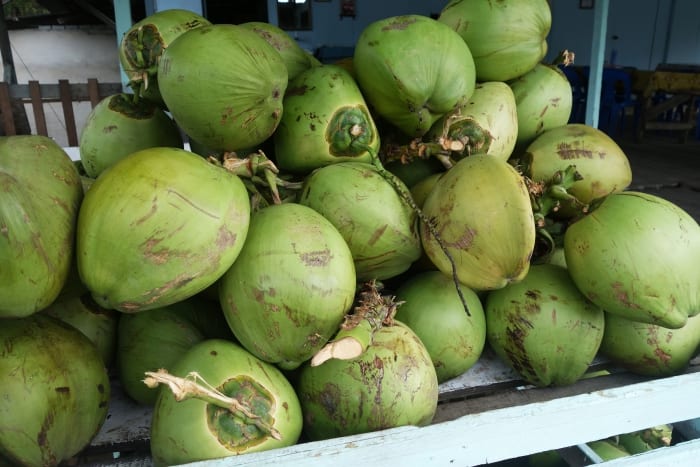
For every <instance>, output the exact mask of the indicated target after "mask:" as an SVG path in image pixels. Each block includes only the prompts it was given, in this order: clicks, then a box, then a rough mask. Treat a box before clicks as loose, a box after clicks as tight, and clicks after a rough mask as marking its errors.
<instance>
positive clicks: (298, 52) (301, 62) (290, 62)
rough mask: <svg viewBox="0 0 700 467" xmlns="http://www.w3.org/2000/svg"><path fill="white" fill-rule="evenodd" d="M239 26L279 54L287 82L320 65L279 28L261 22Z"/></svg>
mask: <svg viewBox="0 0 700 467" xmlns="http://www.w3.org/2000/svg"><path fill="white" fill-rule="evenodd" d="M239 26H241V27H244V28H249V29H251V30H252V31H254V32H255V33H256V34H258V35H259V36H260V37H262V38H263V39H265V40H266V41H267V42H268V43H269V44H270V45H271V46H272V47H274V48H275V50H277V51H278V52H279V53H280V55H281V56H282V60H284V64H285V65H286V66H287V74H288V75H289V81H291V80H293V79H294V78H296V77H297V75H298V74H299V73H301V72H302V71H304V70H308V69H309V68H311V67H314V66H319V65H320V64H321V62H319V61H318V59H317V58H316V57H314V56H313V55H311V54H310V53H309V52H307V51H306V50H304V49H302V48H301V46H300V45H299V43H298V42H297V41H296V40H294V38H293V37H292V36H290V35H289V33H288V32H287V31H285V30H284V29H282V28H280V27H279V26H275V25H274V24H270V23H266V22H263V21H249V22H246V23H240V24H239Z"/></svg>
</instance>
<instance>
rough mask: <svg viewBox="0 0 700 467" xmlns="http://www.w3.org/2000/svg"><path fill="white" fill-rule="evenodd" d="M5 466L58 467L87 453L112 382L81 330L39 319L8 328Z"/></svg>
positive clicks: (2, 388) (3, 338) (0, 354)
mask: <svg viewBox="0 0 700 467" xmlns="http://www.w3.org/2000/svg"><path fill="white" fill-rule="evenodd" d="M0 349H2V350H0V381H2V383H1V384H0V459H2V458H3V457H4V458H7V459H10V460H11V461H12V462H11V464H13V465H47V466H49V465H58V464H59V463H60V462H61V461H62V460H65V459H68V458H70V457H72V456H74V455H75V454H77V453H78V452H80V451H81V450H83V449H84V448H85V447H86V446H87V445H88V444H89V442H90V440H91V439H92V438H93V436H94V435H95V434H97V432H98V431H99V429H100V428H101V427H102V424H103V422H104V420H105V418H106V416H107V409H108V405H109V398H110V382H109V377H108V375H107V371H106V370H105V367H104V364H103V362H102V359H101V358H100V356H99V352H98V351H97V349H96V348H95V346H94V345H93V344H92V342H90V340H89V339H88V338H87V337H85V335H83V334H82V333H81V332H80V331H78V330H77V329H75V328H74V327H72V326H70V325H69V324H66V323H63V322H62V321H60V320H57V319H55V318H52V317H50V316H46V315H44V314H41V313H37V314H35V315H32V316H30V317H27V318H21V319H6V320H3V322H2V326H0Z"/></svg>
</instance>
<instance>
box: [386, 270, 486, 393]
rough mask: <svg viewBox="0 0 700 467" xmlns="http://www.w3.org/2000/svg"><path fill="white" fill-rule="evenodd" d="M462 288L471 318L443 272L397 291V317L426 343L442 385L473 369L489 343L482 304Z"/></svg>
mask: <svg viewBox="0 0 700 467" xmlns="http://www.w3.org/2000/svg"><path fill="white" fill-rule="evenodd" d="M460 287H461V289H462V295H463V297H464V298H465V299H466V300H467V305H468V309H469V314H467V313H465V312H464V305H463V304H462V301H461V300H460V297H459V295H458V294H457V293H456V291H455V285H454V283H453V281H452V280H451V279H450V278H449V277H448V276H447V275H445V274H443V273H441V272H440V271H426V272H423V273H419V274H416V275H414V276H412V277H410V278H409V279H408V280H407V281H406V282H404V283H403V284H401V285H400V286H399V287H398V288H397V289H396V299H397V300H398V301H399V302H400V303H401V306H399V307H398V310H397V312H396V316H395V317H396V319H397V320H399V321H401V322H402V323H405V324H406V325H407V326H408V327H410V328H411V329H412V330H413V332H415V333H416V335H417V336H418V337H419V338H420V340H421V342H423V344H424V345H425V348H426V349H427V350H428V353H429V354H430V358H431V359H432V360H433V365H435V371H436V372H437V377H438V382H440V383H442V382H444V381H447V380H448V379H451V378H454V377H456V376H459V375H461V374H462V373H464V372H465V371H467V370H468V369H469V368H471V367H472V366H473V365H474V364H475V363H476V362H477V360H478V359H479V357H480V356H481V353H482V351H483V350H484V345H485V343H486V317H485V315H484V309H483V306H482V304H481V301H480V300H479V297H478V296H477V295H476V293H475V292H474V291H472V290H469V289H467V288H466V287H464V286H460Z"/></svg>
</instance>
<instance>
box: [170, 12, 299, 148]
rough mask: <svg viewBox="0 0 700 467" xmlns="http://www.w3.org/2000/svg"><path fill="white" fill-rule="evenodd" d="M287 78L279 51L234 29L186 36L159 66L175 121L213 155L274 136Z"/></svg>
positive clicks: (191, 32) (207, 29) (207, 28)
mask: <svg viewBox="0 0 700 467" xmlns="http://www.w3.org/2000/svg"><path fill="white" fill-rule="evenodd" d="M287 79H288V78H287V67H286V65H285V64H284V61H283V60H282V57H281V56H280V54H279V52H277V50H275V48H274V47H272V46H271V45H270V44H269V43H267V42H266V41H265V39H263V38H262V37H260V36H259V35H258V34H256V33H255V32H254V31H252V30H250V29H248V28H244V27H241V26H236V25H233V24H213V25H209V26H202V27H199V28H195V29H191V30H189V31H187V32H186V33H184V34H182V35H180V37H178V39H177V40H176V41H174V42H173V43H172V44H171V45H170V47H168V48H167V49H165V52H163V56H162V57H161V58H160V61H159V65H158V86H159V88H160V92H161V95H162V96H163V100H164V101H165V104H166V105H167V107H168V110H170V112H171V113H172V116H173V119H174V120H175V121H176V122H177V124H178V125H179V126H180V127H181V128H182V130H183V131H184V132H185V133H186V134H188V135H189V136H191V137H192V138H193V139H194V140H196V141H198V142H199V143H200V144H202V145H204V146H205V147H208V148H210V149H211V150H214V151H239V150H242V149H248V148H254V147H257V146H258V145H259V144H261V143H262V142H263V141H265V140H266V139H268V138H269V137H270V136H272V134H273V132H274V131H275V129H276V128H277V125H278V124H279V120H280V118H281V117H282V98H283V97H284V93H285V90H286V89H287Z"/></svg>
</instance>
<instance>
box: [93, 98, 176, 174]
mask: <svg viewBox="0 0 700 467" xmlns="http://www.w3.org/2000/svg"><path fill="white" fill-rule="evenodd" d="M79 146H80V161H81V162H82V164H83V168H84V169H85V173H86V174H87V176H88V177H90V178H97V177H98V176H99V175H100V174H101V173H102V171H104V170H105V169H106V168H108V167H110V166H112V165H114V163H115V162H117V161H118V160H120V159H123V158H124V157H126V156H128V155H129V154H131V153H133V152H136V151H139V150H141V149H146V148H152V147H158V146H167V147H176V148H182V147H183V141H182V135H181V134H180V129H179V128H178V127H177V124H176V123H175V122H174V121H173V119H172V118H170V117H169V116H168V114H167V113H165V111H164V110H163V109H162V108H160V107H158V106H157V105H155V104H153V103H152V102H149V101H145V100H140V101H139V100H136V99H135V98H134V95H133V94H126V93H120V94H115V95H112V96H108V97H105V98H104V99H102V101H100V102H99V103H98V104H97V105H96V106H95V107H94V108H93V109H92V110H91V111H90V115H88V118H87V121H86V122H85V126H84V127H83V129H82V132H81V133H80V142H79Z"/></svg>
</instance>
